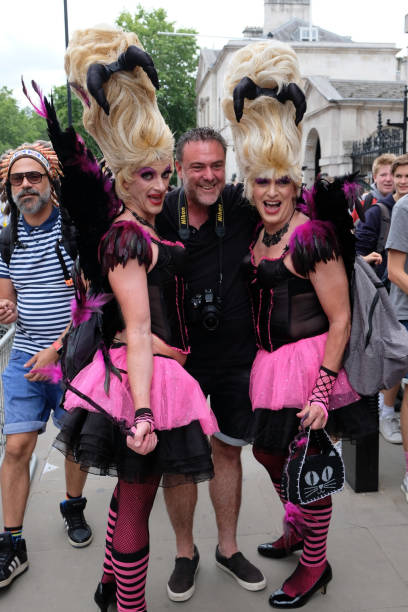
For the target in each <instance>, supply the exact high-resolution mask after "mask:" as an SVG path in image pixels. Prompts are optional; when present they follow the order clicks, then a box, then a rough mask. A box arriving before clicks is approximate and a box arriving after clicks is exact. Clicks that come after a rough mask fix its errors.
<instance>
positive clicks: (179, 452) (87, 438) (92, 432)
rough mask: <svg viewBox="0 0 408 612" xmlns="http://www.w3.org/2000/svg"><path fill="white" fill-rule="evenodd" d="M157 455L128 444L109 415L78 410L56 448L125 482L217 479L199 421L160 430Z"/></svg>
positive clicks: (65, 425)
mask: <svg viewBox="0 0 408 612" xmlns="http://www.w3.org/2000/svg"><path fill="white" fill-rule="evenodd" d="M156 434H157V437H158V443H157V446H156V448H155V449H154V451H153V452H151V453H148V454H147V455H139V454H138V453H135V452H134V451H132V450H130V449H129V448H128V446H127V444H126V434H125V433H124V431H123V429H121V428H120V427H119V425H118V424H117V422H116V421H114V420H113V419H112V418H110V417H109V416H108V415H105V414H99V413H94V412H88V411H87V410H84V409H83V408H77V409H75V410H73V411H72V412H69V413H68V412H66V413H65V414H64V418H63V422H62V427H61V431H60V432H59V434H58V435H57V437H56V439H55V441H54V443H53V446H54V447H55V448H57V449H58V450H60V451H61V452H62V453H63V454H64V455H65V456H66V457H67V459H69V460H71V461H74V462H75V463H79V464H80V466H81V469H83V470H85V471H87V472H89V473H92V474H97V475H102V476H116V477H118V478H120V479H121V480H125V481H126V482H131V483H133V482H136V483H154V482H157V480H158V479H161V484H162V486H175V485H179V484H185V483H188V482H195V483H197V482H201V481H204V480H209V479H210V478H212V477H213V475H214V470H213V464H212V460H211V447H210V444H209V442H208V439H207V436H205V435H204V433H203V431H202V429H201V426H200V423H199V421H193V422H192V423H190V424H189V425H185V426H184V427H178V428H175V429H172V430H169V431H156Z"/></svg>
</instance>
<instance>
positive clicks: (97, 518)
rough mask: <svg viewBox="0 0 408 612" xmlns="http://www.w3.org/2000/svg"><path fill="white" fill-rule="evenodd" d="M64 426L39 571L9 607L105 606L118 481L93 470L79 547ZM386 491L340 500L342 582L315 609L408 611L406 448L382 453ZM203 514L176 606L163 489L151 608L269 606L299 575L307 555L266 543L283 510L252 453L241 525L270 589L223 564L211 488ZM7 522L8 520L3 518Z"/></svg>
mask: <svg viewBox="0 0 408 612" xmlns="http://www.w3.org/2000/svg"><path fill="white" fill-rule="evenodd" d="M54 433H55V430H54V428H53V426H52V425H49V427H48V431H47V433H46V434H44V435H42V436H40V438H39V443H38V445H37V449H36V454H37V457H38V464H37V469H36V472H35V475H34V479H33V483H32V488H31V494H30V499H29V504H28V511H27V516H26V520H25V525H24V535H25V537H26V540H27V546H28V550H29V560H30V568H29V570H28V572H26V573H25V574H23V575H22V576H20V577H19V578H17V579H16V580H15V581H14V583H13V584H12V585H11V586H10V588H9V589H7V590H3V591H1V592H0V609H1V610H4V612H72V611H75V612H88V611H93V612H95V611H96V610H97V607H96V605H94V603H93V599H92V597H93V592H94V589H95V587H96V584H97V582H98V580H99V576H100V568H101V563H102V559H103V545H104V536H105V521H106V514H107V507H108V503H109V500H110V496H111V493H112V490H113V487H114V479H110V478H101V477H95V476H90V477H89V478H88V483H87V487H86V496H87V498H88V506H87V510H86V517H87V520H88V521H89V523H90V524H91V525H92V528H93V532H94V540H93V542H92V544H91V545H90V546H89V547H87V548H84V549H79V550H78V549H74V548H72V547H71V546H70V545H69V543H68V541H67V539H66V537H65V531H64V529H63V524H62V519H61V517H60V514H59V507H58V504H59V501H60V500H61V499H62V498H63V496H64V494H65V490H64V477H63V457H62V455H61V454H60V453H59V452H57V451H55V450H54V449H52V448H51V447H50V443H51V441H52V439H53V436H54ZM380 453H381V454H380V491H379V492H378V493H365V494H362V493H360V494H356V493H354V492H353V491H352V490H351V489H350V488H349V487H347V488H346V490H345V491H344V492H343V493H341V494H339V495H337V496H335V497H334V514H333V522H332V528H331V531H330V535H329V546H328V548H329V559H330V562H331V564H332V567H333V574H334V579H333V581H332V582H331V583H330V585H329V587H328V591H327V594H326V595H325V596H322V595H320V593H318V594H316V595H315V596H314V597H313V599H312V600H311V602H310V603H309V604H308V605H307V606H306V608H305V609H306V610H313V612H323V611H324V612H360V611H363V610H364V611H366V610H367V611H368V610H369V611H370V612H397V611H398V612H403V611H405V612H408V504H407V503H406V502H405V498H404V496H403V494H402V492H401V491H400V483H401V480H402V476H403V471H404V462H403V452H402V447H401V446H396V445H391V444H387V443H383V442H382V441H381V449H380ZM199 489H200V500H199V505H198V508H197V513H196V521H195V522H196V530H195V535H196V543H197V545H198V548H199V550H200V554H201V565H200V571H199V573H198V576H197V588H196V593H195V595H194V597H193V598H192V599H191V600H190V601H189V602H186V603H181V604H175V603H172V602H170V601H169V600H168V599H167V596H166V589H165V586H166V582H167V579H168V576H169V573H170V571H171V569H172V566H173V557H174V554H175V549H174V537H173V534H172V531H171V527H170V524H169V521H168V519H167V515H166V511H165V508H164V502H163V495H162V492H161V491H159V494H158V497H157V500H156V503H155V507H154V510H153V514H152V518H151V563H150V569H149V578H148V586H147V589H148V590H147V594H148V609H149V612H164V611H167V610H170V611H173V612H176V610H180V611H181V612H193V611H194V612H212V611H214V612H215V611H217V612H218V611H219V610H222V612H241V611H242V612H244V611H245V612H252V611H256V612H262V610H265V611H266V610H268V609H271V608H269V605H268V595H269V593H270V592H271V591H272V590H274V589H275V588H278V587H279V586H280V585H281V583H282V581H283V580H284V579H285V578H286V577H287V576H288V575H289V574H290V573H291V572H292V570H293V568H294V567H295V565H296V560H297V556H296V555H293V556H292V557H290V558H288V559H283V560H279V561H272V560H268V559H263V558H261V557H259V556H258V555H257V553H256V545H257V544H258V543H259V542H263V541H267V540H270V539H272V538H274V537H276V536H278V535H280V533H281V516H282V512H281V508H280V504H279V503H278V501H277V499H276V496H275V494H274V492H273V490H272V486H271V485H270V483H269V481H268V478H267V476H266V472H264V470H263V468H262V467H261V466H259V465H258V464H257V462H256V461H255V460H254V459H253V457H252V454H251V452H250V449H249V448H248V449H245V450H244V491H243V504H242V511H241V516H240V522H239V536H240V537H239V541H240V545H241V550H242V551H243V552H244V554H245V555H247V556H248V557H249V558H250V559H251V560H252V561H254V562H256V563H257V564H258V565H259V567H260V568H261V569H262V570H263V571H264V573H265V575H266V577H267V580H268V587H267V589H266V590H265V591H261V592H258V593H249V592H247V591H245V590H243V589H242V588H241V587H239V586H238V585H237V583H236V582H235V581H234V580H233V579H232V578H230V577H229V576H227V575H226V574H225V573H223V572H221V571H220V570H219V569H217V568H216V567H215V564H214V550H215V546H216V530H215V524H214V516H213V512H212V507H211V505H210V502H209V497H208V487H207V485H206V484H202V485H200V487H199ZM0 520H1V517H0Z"/></svg>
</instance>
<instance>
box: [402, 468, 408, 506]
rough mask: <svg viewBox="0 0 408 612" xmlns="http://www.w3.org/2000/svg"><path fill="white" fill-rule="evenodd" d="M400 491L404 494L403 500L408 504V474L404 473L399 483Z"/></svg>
mask: <svg viewBox="0 0 408 612" xmlns="http://www.w3.org/2000/svg"><path fill="white" fill-rule="evenodd" d="M401 491H402V492H403V493H404V495H405V499H406V500H407V503H408V472H406V474H405V476H404V479H403V481H402V483H401Z"/></svg>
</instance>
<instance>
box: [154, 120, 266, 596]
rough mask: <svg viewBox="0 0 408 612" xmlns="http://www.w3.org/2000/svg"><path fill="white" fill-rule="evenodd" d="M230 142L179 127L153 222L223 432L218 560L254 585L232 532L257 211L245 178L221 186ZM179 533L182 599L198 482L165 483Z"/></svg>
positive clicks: (215, 491) (191, 570) (191, 564)
mask: <svg viewBox="0 0 408 612" xmlns="http://www.w3.org/2000/svg"><path fill="white" fill-rule="evenodd" d="M225 156H226V143H225V141H224V139H223V138H222V136H221V135H220V134H219V133H218V132H216V131H214V130H212V129H211V128H196V129H193V130H190V131H189V132H187V133H186V134H184V135H183V136H182V137H181V138H180V140H179V142H178V144H177V149H176V168H177V172H178V175H179V177H180V178H181V179H182V181H183V187H182V188H181V189H176V190H173V191H171V192H170V193H169V194H168V195H167V196H166V201H165V206H164V210H163V212H162V214H161V215H159V217H158V219H157V228H158V231H159V233H160V235H162V236H163V237H165V238H167V239H169V240H173V241H176V240H182V241H183V243H184V244H185V246H186V248H187V252H188V258H187V265H186V270H185V274H184V277H185V280H186V284H187V291H186V301H185V306H186V312H187V320H188V326H189V336H190V344H191V355H190V356H189V358H188V360H187V364H186V367H187V369H188V371H189V372H190V374H191V375H192V376H194V377H195V378H196V379H197V380H198V382H199V383H200V385H201V388H202V390H203V392H204V394H205V395H206V396H210V401H211V407H212V409H213V411H214V413H215V415H216V417H217V420H218V425H219V427H220V433H219V434H216V435H215V436H213V438H212V441H211V444H212V450H213V460H214V468H215V477H214V479H213V480H212V481H211V482H210V495H211V500H212V503H213V506H214V510H215V514H216V521H217V527H218V546H217V549H216V563H217V565H218V567H220V568H221V569H224V570H225V571H227V572H228V573H229V574H230V575H232V576H233V577H234V578H235V579H236V580H237V582H238V583H239V584H240V585H241V586H242V587H244V588H245V589H248V590H250V591H257V590H260V589H263V588H264V587H265V586H266V581H265V578H264V576H263V575H262V573H261V572H260V571H259V570H258V569H257V568H256V567H254V566H253V565H252V563H250V562H249V561H248V560H247V559H246V558H245V557H244V556H243V555H242V554H241V553H240V552H239V551H238V546H237V541H236V531H237V522H238V514H239V509H240V503H241V488H242V466H241V457H240V456H241V448H242V446H244V445H245V444H246V441H245V440H246V439H248V438H249V437H250V428H251V422H252V410H251V404H250V400H249V394H248V391H249V375H250V370H251V365H252V361H253V359H254V356H255V350H256V347H255V339H254V334H253V326H252V315H251V313H250V306H249V298H248V291H247V287H246V284H245V281H244V279H243V277H242V275H241V270H240V268H241V261H242V259H243V257H244V256H245V255H246V253H247V252H248V248H249V245H250V242H251V240H252V237H253V234H254V229H255V226H256V224H257V217H256V214H255V212H254V209H253V208H251V207H250V205H249V204H248V202H247V201H246V200H245V198H244V197H243V186H242V185H240V184H239V185H227V186H225ZM165 499H166V504H167V510H168V513H169V516H170V520H171V522H172V525H173V528H174V530H175V533H176V540H177V557H176V564H175V568H174V571H173V573H172V575H171V576H170V579H169V582H168V585H167V592H168V596H169V598H170V599H171V600H172V601H186V600H187V599H189V598H190V597H191V596H192V595H193V592H194V586H195V585H194V580H195V574H196V571H197V567H198V562H199V554H198V550H197V548H196V546H195V545H194V539H193V515H194V510H195V506H196V502H197V487H196V485H194V484H191V485H185V486H184V487H182V489H181V488H180V487H175V488H169V489H165Z"/></svg>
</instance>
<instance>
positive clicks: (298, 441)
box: [295, 436, 307, 448]
mask: <svg viewBox="0 0 408 612" xmlns="http://www.w3.org/2000/svg"><path fill="white" fill-rule="evenodd" d="M306 444H307V436H302V437H301V438H297V439H296V440H295V448H304V447H305V446H306Z"/></svg>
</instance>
